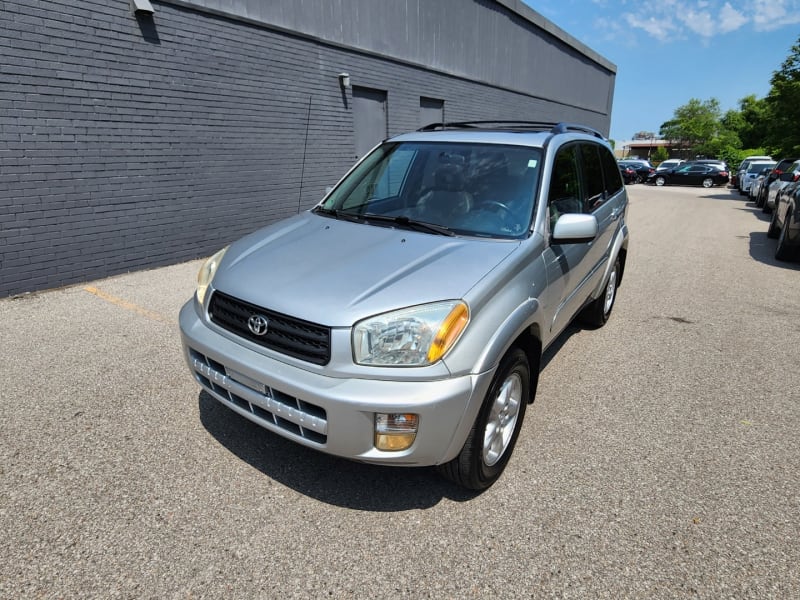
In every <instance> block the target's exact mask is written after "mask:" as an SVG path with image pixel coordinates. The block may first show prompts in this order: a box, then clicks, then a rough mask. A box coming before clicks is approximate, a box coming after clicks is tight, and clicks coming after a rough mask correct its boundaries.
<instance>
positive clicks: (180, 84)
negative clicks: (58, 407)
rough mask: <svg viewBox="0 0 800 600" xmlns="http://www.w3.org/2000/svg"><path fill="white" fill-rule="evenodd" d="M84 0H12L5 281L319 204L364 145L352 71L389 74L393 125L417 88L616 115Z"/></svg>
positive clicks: (137, 260) (1, 161)
mask: <svg viewBox="0 0 800 600" xmlns="http://www.w3.org/2000/svg"><path fill="white" fill-rule="evenodd" d="M79 4H80V10H76V9H75V7H76V6H77V5H76V3H75V2H73V1H68V0H0V57H2V59H1V60H0V296H8V295H13V294H18V293H21V292H26V291H32V290H37V289H43V288H49V287H56V286H61V285H66V284H71V283H78V282H82V281H87V280H90V279H94V278H98V277H103V276H107V275H112V274H116V273H121V272H125V271H129V270H134V269H139V268H145V267H154V266H160V265H166V264H171V263H175V262H180V261H184V260H188V259H192V258H196V257H199V256H204V255H208V254H210V253H211V252H213V251H215V250H216V249H217V248H219V247H221V246H223V245H224V244H226V243H228V242H229V241H231V240H233V239H235V238H238V237H240V236H242V235H243V234H245V233H249V232H250V231H252V230H254V229H256V228H258V227H260V226H262V225H265V224H267V223H270V222H272V221H275V220H277V219H280V218H282V217H285V216H287V215H290V214H293V213H296V212H298V210H301V209H306V208H309V207H310V206H312V205H313V204H314V203H315V202H316V201H317V200H319V199H320V198H321V197H322V195H323V192H324V189H325V187H326V186H328V185H332V184H333V183H335V182H336V180H337V179H338V178H339V177H340V176H341V175H342V174H343V173H344V172H345V171H346V170H347V169H348V168H349V166H350V165H351V163H352V162H353V158H354V155H355V150H354V139H353V119H352V113H351V110H352V101H351V99H350V98H347V97H343V95H342V91H341V89H340V87H339V84H338V80H337V77H336V75H337V73H339V72H341V71H348V72H350V73H351V75H352V77H353V84H354V85H359V86H365V87H372V88H376V89H382V90H387V92H388V113H389V130H390V133H399V132H402V131H405V130H409V129H414V128H416V126H417V118H418V110H419V97H420V96H428V97H434V98H442V99H444V100H445V111H446V114H447V118H448V119H468V118H470V119H474V118H530V119H537V120H542V119H543V120H570V121H581V122H584V123H587V124H590V125H594V126H596V127H598V128H600V129H607V126H608V120H609V117H608V115H605V114H599V113H596V112H591V111H585V110H581V109H578V108H575V107H569V106H563V105H559V104H558V103H553V102H545V101H543V100H536V99H534V98H531V97H528V96H525V95H522V94H519V93H513V92H509V91H507V90H503V89H499V88H495V87H491V86H488V85H481V84H477V83H473V82H470V81H467V80H465V79H461V78H456V77H451V76H447V75H443V74H440V73H436V72H433V71H429V70H426V69H422V68H418V67H413V66H409V65H407V64H403V63H399V62H394V61H391V60H387V59H385V58H379V57H376V56H370V55H368V54H365V53H360V52H357V51H350V50H347V49H344V48H341V47H335V46H328V45H325V44H323V43H321V42H318V41H314V40H311V39H308V38H303V37H299V36H293V35H290V34H287V33H285V32H279V31H274V30H271V29H268V28H265V27H259V26H255V25H253V24H248V23H244V22H240V21H235V20H230V19H226V18H223V17H219V16H215V15H212V14H208V13H204V12H200V11H195V10H191V9H188V8H182V7H180V6H175V5H172V4H160V3H158V2H153V5H154V6H155V8H156V14H155V16H154V19H153V21H152V24H154V26H155V27H154V28H153V27H152V24H151V26H148V24H147V23H146V22H140V21H137V19H135V18H134V17H133V16H132V15H131V14H130V12H129V7H128V0H94V1H93V0H84V1H82V2H81V3H79ZM348 94H349V92H348ZM304 148H305V159H304ZM304 160H305V167H303V163H304ZM301 171H302V172H304V177H303V181H302V194H301V193H300V176H301Z"/></svg>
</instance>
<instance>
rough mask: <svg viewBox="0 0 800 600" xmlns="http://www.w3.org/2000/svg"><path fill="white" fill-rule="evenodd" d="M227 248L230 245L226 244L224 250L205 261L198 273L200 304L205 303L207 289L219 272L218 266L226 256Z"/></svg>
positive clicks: (198, 298)
mask: <svg viewBox="0 0 800 600" xmlns="http://www.w3.org/2000/svg"><path fill="white" fill-rule="evenodd" d="M227 250H228V246H225V247H224V248H223V249H222V250H220V251H219V252H217V253H216V254H214V255H212V256H210V257H209V258H208V259H207V260H206V262H204V263H203V266H202V267H200V272H199V273H198V274H197V301H198V302H199V303H200V304H203V300H205V297H206V290H207V289H208V286H209V285H210V284H211V280H212V279H214V273H216V272H217V267H219V263H221V262H222V257H223V256H225V252H226V251H227Z"/></svg>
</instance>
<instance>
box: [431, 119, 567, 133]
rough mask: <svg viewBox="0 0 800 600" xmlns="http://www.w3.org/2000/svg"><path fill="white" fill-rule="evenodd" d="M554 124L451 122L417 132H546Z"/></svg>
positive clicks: (537, 122) (529, 122) (437, 124)
mask: <svg viewBox="0 0 800 600" xmlns="http://www.w3.org/2000/svg"><path fill="white" fill-rule="evenodd" d="M555 125H556V123H550V122H544V121H502V120H495V121H453V122H449V123H431V124H429V125H425V127H420V128H419V129H418V130H417V131H437V130H444V129H477V128H480V127H483V128H486V129H511V130H514V129H516V130H533V131H547V130H549V129H551V128H552V127H554V126H555Z"/></svg>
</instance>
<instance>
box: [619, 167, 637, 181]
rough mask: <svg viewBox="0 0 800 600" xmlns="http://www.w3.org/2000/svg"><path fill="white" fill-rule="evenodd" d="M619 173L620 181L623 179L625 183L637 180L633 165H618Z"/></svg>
mask: <svg viewBox="0 0 800 600" xmlns="http://www.w3.org/2000/svg"><path fill="white" fill-rule="evenodd" d="M619 174H620V175H622V181H624V182H625V183H626V184H629V183H636V182H637V181H638V180H639V177H638V175H637V174H636V170H635V169H634V168H633V167H628V166H625V165H620V166H619Z"/></svg>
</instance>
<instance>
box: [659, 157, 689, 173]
mask: <svg viewBox="0 0 800 600" xmlns="http://www.w3.org/2000/svg"><path fill="white" fill-rule="evenodd" d="M684 162H685V161H684V160H682V159H680V158H668V159H667V160H664V161H661V163H659V165H658V166H657V167H656V171H669V170H670V169H674V168H675V167H677V166H678V165H680V164H682V163H684Z"/></svg>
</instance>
